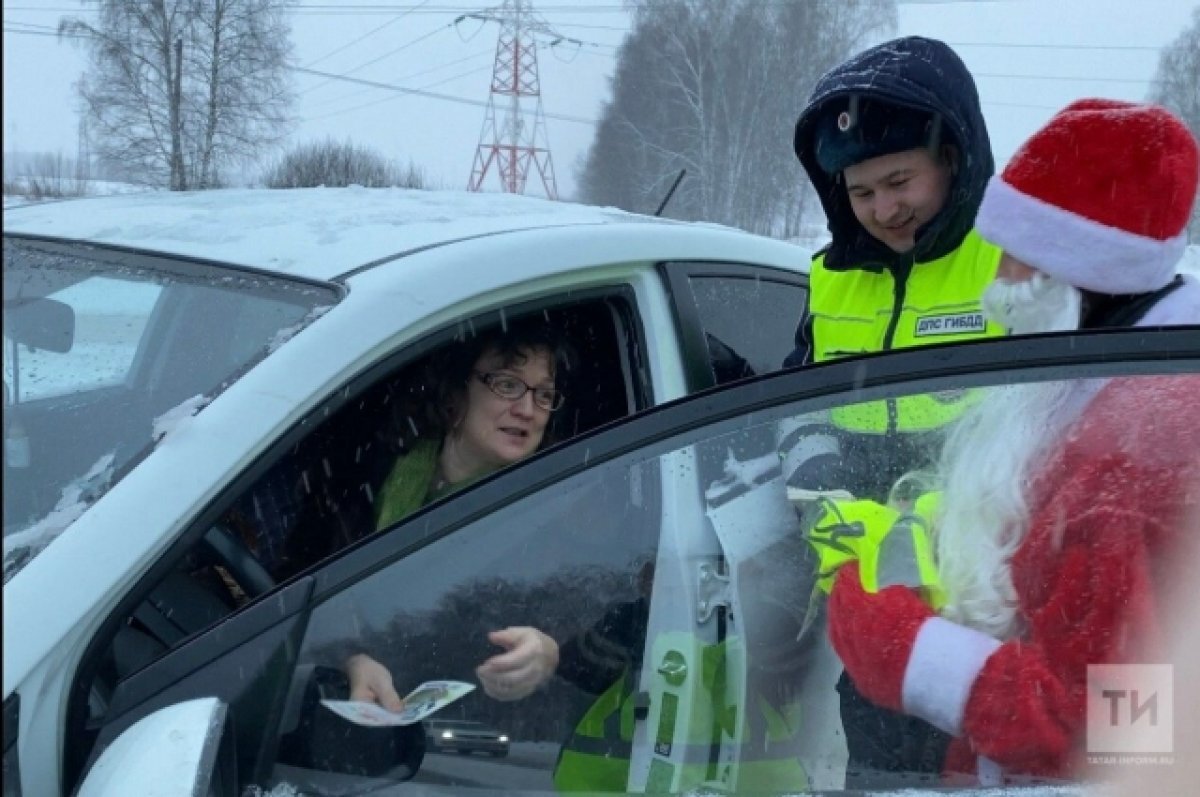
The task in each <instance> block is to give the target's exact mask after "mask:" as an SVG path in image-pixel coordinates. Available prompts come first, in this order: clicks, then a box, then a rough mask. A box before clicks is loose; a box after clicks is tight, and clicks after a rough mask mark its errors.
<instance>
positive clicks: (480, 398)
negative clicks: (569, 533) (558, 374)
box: [455, 349, 554, 473]
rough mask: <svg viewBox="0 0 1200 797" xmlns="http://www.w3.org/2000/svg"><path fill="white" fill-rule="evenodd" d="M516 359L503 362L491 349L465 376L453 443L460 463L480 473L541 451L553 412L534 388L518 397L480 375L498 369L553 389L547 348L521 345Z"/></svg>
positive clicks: (537, 385)
mask: <svg viewBox="0 0 1200 797" xmlns="http://www.w3.org/2000/svg"><path fill="white" fill-rule="evenodd" d="M520 354H521V356H520V357H519V358H518V359H517V361H516V362H511V363H508V364H507V365H506V364H505V362H504V357H502V356H501V355H500V354H499V353H498V352H497V351H495V350H494V349H487V350H485V351H484V352H483V354H482V355H480V357H479V359H478V360H477V361H476V362H475V367H474V369H473V370H472V373H471V375H470V376H469V377H468V378H467V390H466V409H465V411H464V413H463V417H462V420H461V422H460V423H459V425H458V428H457V430H456V436H457V439H456V440H455V446H456V448H457V450H458V454H459V456H460V457H461V460H462V464H463V465H466V466H467V467H468V468H469V469H470V470H471V471H473V472H476V473H479V472H486V471H490V470H495V469H497V468H502V467H504V466H505V465H511V464H512V463H514V462H518V461H520V460H522V459H524V458H525V457H527V456H529V455H530V454H532V453H533V452H534V451H536V450H537V448H538V446H539V445H541V443H542V438H543V437H544V436H545V433H546V424H547V423H548V422H549V421H550V411H549V410H546V409H542V408H541V407H539V406H537V405H536V404H534V402H533V391H531V390H527V391H525V395H523V396H521V397H520V398H519V399H515V400H512V399H506V398H501V397H500V396H497V395H496V394H495V393H493V392H492V391H491V389H490V388H489V387H488V386H487V384H485V383H484V381H483V380H482V379H481V378H480V374H496V375H504V376H511V377H515V378H517V379H520V380H521V381H522V382H524V383H525V384H526V385H528V386H530V387H533V388H539V387H540V388H553V387H554V371H553V368H552V363H551V356H550V352H549V351H547V350H546V349H536V350H522V351H521V352H520Z"/></svg>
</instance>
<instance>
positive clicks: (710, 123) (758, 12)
mask: <svg viewBox="0 0 1200 797" xmlns="http://www.w3.org/2000/svg"><path fill="white" fill-rule="evenodd" d="M895 19H896V12H895V3H894V0H843V2H837V3H761V2H753V0H662V2H656V3H643V4H640V5H638V6H637V7H636V8H635V11H634V29H633V32H632V33H631V35H630V36H629V38H628V39H627V40H626V41H625V43H624V45H623V46H622V48H621V52H620V53H619V55H618V63H617V69H616V73H615V75H614V77H613V90H612V97H613V98H612V101H611V102H610V103H609V105H608V107H607V108H606V110H605V113H604V114H603V115H602V118H601V123H600V125H599V127H598V129H597V134H596V138H595V140H594V142H593V145H592V148H591V150H590V152H589V153H588V157H587V159H586V160H585V161H584V163H583V166H582V168H581V171H580V185H581V194H582V198H583V199H584V201H588V202H593V203H596V204H610V205H617V206H619V207H624V208H627V209H630V210H638V211H643V212H646V211H650V210H653V209H654V208H655V207H656V205H657V203H658V201H659V200H660V199H661V198H662V196H663V195H664V193H665V192H666V190H667V188H668V187H669V186H670V184H671V181H672V180H673V179H674V178H675V176H676V175H677V174H678V173H679V171H680V169H684V168H686V169H687V172H688V176H687V179H686V180H685V181H684V183H683V184H682V185H681V187H680V190H679V191H678V192H677V194H676V195H675V197H674V198H673V199H672V202H671V205H670V207H669V209H668V212H669V215H672V216H675V217H678V218H685V219H704V220H708V221H718V222H722V223H726V224H732V225H735V226H739V227H742V228H744V229H748V230H752V231H755V232H760V233H766V234H773V235H780V236H785V237H786V236H791V235H795V234H797V233H798V231H799V225H800V221H801V218H802V216H803V209H804V200H805V197H806V194H805V193H804V192H803V191H802V189H801V186H802V185H803V184H804V183H803V180H802V177H801V170H800V166H799V164H798V163H797V162H796V159H795V156H794V154H793V153H792V147H791V138H792V136H791V132H792V127H793V125H794V124H795V121H796V117H797V115H798V114H799V112H800V109H801V108H802V106H803V104H804V100H805V98H806V96H807V94H808V92H809V90H810V89H811V87H812V86H813V84H814V83H815V82H816V80H817V78H818V77H819V76H820V74H821V73H822V72H823V71H824V70H825V69H827V68H828V67H830V66H832V65H833V64H835V63H837V62H838V61H840V60H842V59H843V58H845V57H846V56H847V55H849V54H850V52H851V51H852V50H854V49H857V48H859V47H861V46H864V45H865V44H866V43H867V38H868V37H870V36H872V35H876V34H879V33H884V32H888V31H890V30H891V29H892V28H893V27H894V25H895Z"/></svg>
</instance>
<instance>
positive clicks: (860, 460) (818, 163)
mask: <svg viewBox="0 0 1200 797" xmlns="http://www.w3.org/2000/svg"><path fill="white" fill-rule="evenodd" d="M794 145H795V150H796V155H797V156H798V157H799V159H800V162H801V164H803V166H804V169H805V171H806V172H807V173H808V176H809V179H810V180H811V181H812V184H813V186H814V187H815V189H816V191H817V195H818V196H819V198H820V200H821V204H822V206H823V208H824V210H825V214H826V217H827V220H828V227H829V231H830V234H831V236H832V240H831V241H830V243H829V244H828V246H826V247H825V248H824V249H822V250H821V251H819V252H818V253H817V254H816V256H815V257H814V259H813V263H812V269H811V277H810V294H809V300H808V307H807V312H806V313H805V315H804V317H803V318H802V320H801V323H800V325H799V328H798V329H797V332H796V350H795V351H794V352H793V353H792V354H791V355H789V357H788V358H787V360H786V361H785V365H798V364H807V363H820V362H826V361H829V360H834V359H838V358H841V357H847V356H852V355H857V354H866V353H872V352H879V351H885V350H888V349H899V348H909V347H915V346H923V345H928V344H932V343H943V342H949V341H957V340H970V339H976V338H982V337H991V336H998V335H1001V334H1003V332H1004V330H1003V329H1002V328H1001V327H1000V326H999V325H997V324H995V323H994V322H989V321H988V320H987V318H986V317H985V315H984V313H983V310H982V307H981V302H980V299H981V297H982V295H983V292H984V289H985V288H986V287H987V285H988V284H989V283H990V282H991V280H992V279H993V277H994V276H995V273H996V268H997V265H998V263H999V260H1000V254H1001V253H1000V250H999V249H998V248H997V247H995V246H994V245H992V244H989V243H987V242H986V241H984V240H983V239H982V238H980V236H979V234H978V233H977V232H976V231H975V230H974V223H975V214H976V211H977V210H978V209H979V204H980V202H981V200H982V197H983V191H984V188H985V186H986V184H987V181H988V178H989V177H990V176H991V175H992V172H993V170H994V163H993V159H992V153H991V144H990V142H989V140H988V134H987V128H986V126H985V123H984V120H983V114H982V111H981V110H980V105H979V96H978V93H977V91H976V89H975V83H974V80H973V79H972V78H971V75H970V73H969V72H968V71H967V69H966V66H965V65H964V64H963V63H962V61H961V60H960V59H959V58H958V56H957V55H956V54H955V53H954V52H953V51H952V50H951V49H950V48H949V47H948V46H947V45H945V44H944V43H942V42H940V41H936V40H932V39H926V38H921V37H907V38H902V39H897V40H895V41H890V42H886V43H884V44H881V45H879V46H877V47H873V48H871V49H869V50H866V51H864V52H862V53H860V54H859V55H857V56H855V57H853V58H851V59H850V60H849V61H847V62H845V63H844V64H841V65H840V66H837V67H835V68H833V69H832V70H830V71H829V72H828V73H826V74H825V75H824V76H823V77H822V78H821V79H820V80H819V81H818V83H817V86H816V88H815V89H814V90H813V93H812V96H811V97H810V99H809V102H808V105H807V106H806V107H805V109H804V111H803V112H802V113H801V115H800V118H799V121H798V122H797V123H796V132H795V140H794ZM971 398H972V397H971V395H970V394H968V393H965V392H957V393H948V394H930V395H919V396H909V397H904V398H902V399H895V400H891V399H890V400H884V401H872V402H865V403H860V404H856V405H852V406H848V407H839V408H837V409H834V410H832V411H831V412H830V414H829V416H828V417H827V418H823V419H820V423H819V424H818V425H814V424H813V423H812V418H811V417H810V418H809V419H807V421H806V423H805V424H804V425H798V426H796V427H795V428H784V429H783V430H782V433H781V440H780V455H781V456H782V457H783V458H784V469H785V473H786V474H787V478H788V488H789V489H788V492H789V496H790V497H791V498H792V499H793V500H794V501H796V502H798V504H800V505H803V503H804V502H805V501H806V500H813V501H814V502H817V501H818V500H820V499H824V500H820V503H821V504H822V505H824V506H828V499H830V498H836V499H840V500H851V499H872V500H874V501H878V502H885V501H886V500H887V494H888V489H889V488H890V487H891V485H893V484H894V483H895V482H896V481H897V479H898V478H899V477H900V476H901V475H902V474H903V473H905V472H907V471H910V470H912V469H914V468H919V467H922V466H924V465H927V464H928V463H929V460H930V458H931V457H932V456H933V454H934V453H935V451H936V444H937V441H938V440H939V439H940V435H938V434H937V432H938V431H939V430H940V429H941V428H942V427H944V426H945V425H946V424H947V423H949V422H950V421H952V420H954V419H955V418H957V417H958V416H959V415H960V414H961V413H962V412H963V410H964V409H965V408H966V406H967V405H968V404H969V403H970V400H971ZM814 505H815V504H814ZM838 689H839V692H840V693H841V695H842V720H843V725H844V726H845V731H846V738H847V745H848V747H849V754H850V759H849V764H848V770H847V786H849V787H860V788H870V787H874V786H886V785H890V784H896V785H899V784H902V783H910V782H912V780H911V777H905V778H899V779H897V778H896V777H893V776H891V775H889V774H888V773H906V774H907V775H908V776H911V775H912V774H914V773H921V772H927V773H936V771H937V768H938V766H939V765H940V762H941V760H942V751H943V749H944V746H945V744H946V742H947V740H946V739H945V738H944V736H943V735H942V734H940V732H938V731H936V730H934V729H933V728H932V727H931V726H928V725H925V724H924V723H921V722H920V721H918V720H912V719H910V718H905V717H902V716H900V715H898V714H891V713H890V712H884V711H883V710H882V709H877V708H875V707H874V706H873V705H871V704H869V703H867V702H866V701H864V700H863V699H862V698H861V697H860V696H859V695H858V694H857V692H856V691H855V690H854V687H853V685H852V684H851V683H850V682H849V680H848V679H846V678H843V679H842V681H841V682H840V683H839V687H838Z"/></svg>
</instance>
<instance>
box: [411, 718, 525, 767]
mask: <svg viewBox="0 0 1200 797" xmlns="http://www.w3.org/2000/svg"><path fill="white" fill-rule="evenodd" d="M424 725H425V744H426V749H427V750H428V751H429V752H431V753H462V754H463V755H469V754H471V753H486V754H488V755H490V756H495V757H496V758H503V757H504V756H506V755H508V741H509V740H508V736H507V735H506V734H503V733H501V732H500V731H498V730H496V729H495V728H490V727H488V726H487V725H484V724H483V723H482V722H472V721H471V720H425V723H424Z"/></svg>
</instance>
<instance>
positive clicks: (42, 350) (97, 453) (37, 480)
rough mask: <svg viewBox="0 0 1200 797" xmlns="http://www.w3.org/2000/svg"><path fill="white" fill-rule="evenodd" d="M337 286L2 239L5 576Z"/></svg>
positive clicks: (306, 318)
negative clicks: (332, 287) (330, 286)
mask: <svg viewBox="0 0 1200 797" xmlns="http://www.w3.org/2000/svg"><path fill="white" fill-rule="evenodd" d="M337 299H338V294H337V292H335V291H334V290H333V289H331V288H328V287H325V286H322V285H314V284H309V283H303V282H296V281H291V280H285V279H280V278H278V277H275V276H266V275H262V274H258V273H253V272H248V271H243V270H237V269H232V268H224V267H218V266H213V265H207V264H197V263H193V262H185V261H175V260H165V259H162V258H157V257H148V256H144V255H133V254H130V253H128V252H124V251H115V250H106V249H103V248H98V247H92V246H80V245H74V244H63V243H53V242H45V241H34V240H26V239H20V238H10V237H6V238H5V240H4V337H3V349H4V580H5V581H8V579H9V578H11V577H12V576H13V575H14V574H15V573H16V572H17V571H19V570H20V569H21V568H22V567H23V566H24V565H25V564H26V563H28V562H29V561H30V560H31V559H32V558H33V557H34V556H36V555H37V553H38V552H40V551H41V550H43V549H44V548H45V547H46V546H47V545H48V544H49V543H50V542H51V541H52V540H53V539H54V538H55V537H57V536H58V535H59V534H61V533H62V532H63V531H64V530H65V529H66V528H67V527H68V526H70V524H71V523H73V522H74V521H75V520H76V519H77V518H78V517H79V516H80V515H81V514H83V512H84V510H86V509H87V507H88V506H90V505H91V504H92V503H94V502H95V501H96V500H97V499H99V498H100V496H102V495H103V494H104V493H105V492H107V491H108V490H109V489H110V488H111V487H112V486H113V485H114V484H116V483H117V482H118V481H119V480H120V479H121V478H122V477H123V476H124V475H125V474H126V473H128V472H129V471H130V470H131V469H132V467H133V466H134V465H135V464H136V463H137V462H139V461H140V460H141V459H142V458H143V457H145V456H146V455H147V454H148V453H149V452H150V451H151V450H153V447H154V445H155V443H156V442H157V441H158V440H159V439H161V438H162V436H163V435H165V434H166V433H167V432H168V431H170V429H171V428H172V426H173V425H174V424H177V423H178V422H180V421H181V420H183V419H185V418H187V417H189V416H191V415H193V414H195V413H196V412H197V411H199V409H200V408H201V407H203V406H204V405H205V404H207V403H208V402H209V401H211V400H212V399H213V397H215V396H216V395H217V394H219V393H220V392H221V391H223V390H224V389H225V388H227V387H229V385H231V384H232V383H233V382H234V381H236V380H237V378H238V377H239V376H240V375H241V374H244V373H245V372H246V371H247V370H248V368H249V367H250V366H251V365H253V364H254V363H256V362H257V361H259V360H261V359H262V358H263V357H264V356H266V355H267V354H269V353H270V352H271V351H273V350H274V349H275V348H276V347H278V346H279V345H280V344H282V343H283V342H284V341H285V340H287V339H288V338H289V337H291V336H292V335H293V334H295V333H296V332H298V331H299V330H300V329H302V328H304V326H306V325H307V324H308V323H310V322H311V321H312V320H314V319H315V318H317V317H318V316H319V315H320V314H321V313H322V312H324V310H325V309H327V308H328V307H330V306H332V305H333V304H334V303H335V302H336V301H337Z"/></svg>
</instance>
